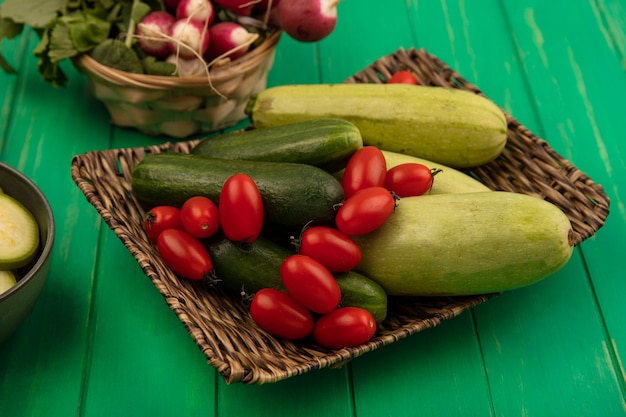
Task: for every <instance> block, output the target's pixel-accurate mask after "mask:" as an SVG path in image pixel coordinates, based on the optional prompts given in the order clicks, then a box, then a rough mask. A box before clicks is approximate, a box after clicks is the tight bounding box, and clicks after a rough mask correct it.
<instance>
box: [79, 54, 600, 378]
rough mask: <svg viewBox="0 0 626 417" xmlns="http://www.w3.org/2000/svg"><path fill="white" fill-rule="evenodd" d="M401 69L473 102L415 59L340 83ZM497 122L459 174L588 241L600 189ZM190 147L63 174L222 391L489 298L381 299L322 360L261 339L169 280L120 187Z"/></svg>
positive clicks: (225, 306)
mask: <svg viewBox="0 0 626 417" xmlns="http://www.w3.org/2000/svg"><path fill="white" fill-rule="evenodd" d="M401 68H408V69H410V70H411V71H413V72H414V73H415V74H416V75H417V76H418V78H419V80H420V81H421V83H423V84H428V85H436V86H446V87H454V88H461V89H467V90H470V91H473V92H475V93H476V94H481V92H480V91H479V90H478V89H477V88H476V87H474V86H473V85H471V84H469V83H467V82H466V81H465V80H464V79H463V78H462V77H460V76H459V75H458V74H457V73H456V72H454V71H453V70H451V69H450V68H449V67H448V66H447V65H446V64H444V63H443V62H441V61H440V60H438V59H437V58H436V57H434V56H432V55H430V54H428V53H427V52H425V51H423V50H416V49H411V50H408V51H405V50H399V51H397V52H396V53H394V54H392V55H389V56H386V57H383V58H381V59H380V60H378V61H376V62H375V63H373V64H372V65H371V66H370V67H368V68H366V69H365V70H363V71H362V72H360V73H359V74H357V75H355V76H353V77H351V78H350V79H348V80H347V82H363V83H366V82H375V83H378V82H382V81H384V80H385V79H387V78H388V77H390V75H391V74H392V73H394V72H395V71H396V70H398V69H401ZM507 117H508V123H509V133H508V142H507V146H506V149H505V152H504V153H503V155H502V156H501V157H499V158H498V159H497V160H495V161H493V162H491V163H489V164H488V165H485V166H482V167H479V168H476V169H473V170H471V171H468V172H469V173H471V174H472V175H475V176H477V177H479V178H481V179H482V180H483V181H484V182H485V184H487V185H488V186H489V187H491V188H492V189H494V190H506V191H512V192H518V193H524V194H530V195H534V196H538V197H541V198H545V199H546V200H549V201H551V202H552V203H554V204H556V205H557V206H558V207H560V208H561V209H562V210H563V212H564V213H565V214H566V215H567V216H568V217H569V219H570V220H571V222H572V225H573V229H574V241H575V243H576V244H579V243H580V242H582V241H583V240H585V239H587V238H589V237H590V236H592V235H593V234H594V233H595V232H596V231H597V230H598V229H599V228H600V227H602V225H603V224H604V221H605V219H606V217H607V215H608V208H609V200H608V198H607V197H606V195H605V194H604V192H603V190H602V187H601V186H600V185H598V184H595V183H594V182H593V181H592V180H591V179H590V178H589V177H587V176H586V175H585V174H584V173H582V172H581V171H579V170H578V169H576V168H575V167H574V166H573V165H572V164H571V163H569V162H568V161H566V160H564V159H563V158H562V157H561V156H559V155H558V154H557V153H556V152H555V151H554V150H552V149H551V148H550V147H549V146H548V144H547V143H546V142H545V141H543V140H541V139H539V138H538V137H537V136H535V135H534V134H533V133H531V132H530V131H528V130H527V129H526V128H524V127H523V126H522V125H521V124H520V123H519V122H518V121H516V120H515V119H514V118H513V117H511V116H507ZM197 142H198V141H197V140H195V141H185V142H178V143H166V144H163V145H160V146H152V147H146V148H127V149H118V150H106V151H98V152H89V153H86V154H83V155H77V156H75V157H74V159H73V161H72V168H71V173H72V178H73V180H74V181H75V183H76V184H77V185H78V187H79V188H80V190H81V191H82V192H83V193H84V195H85V196H86V198H87V200H88V201H89V202H90V203H91V204H92V205H93V206H94V207H95V208H96V210H97V211H98V213H100V215H101V216H102V217H103V219H104V221H105V222H106V223H107V224H108V225H109V227H110V228H111V229H112V230H113V231H114V232H115V233H116V234H117V235H118V237H119V238H120V239H121V240H122V241H123V242H124V244H125V245H126V246H127V248H128V250H129V251H130V252H131V253H132V254H133V256H134V257H135V258H136V260H137V262H138V263H139V265H140V266H141V268H143V271H144V272H145V273H146V275H147V276H148V277H149V278H150V279H151V280H152V282H153V283H154V285H155V286H156V288H157V289H158V291H160V292H161V294H162V295H163V297H164V298H165V300H166V302H167V304H168V305H169V307H170V308H171V309H172V310H173V311H174V312H175V313H176V314H177V315H178V317H179V318H180V320H181V321H182V323H183V324H184V325H185V326H186V328H187V330H188V331H189V333H190V335H191V337H192V338H193V339H194V341H195V342H196V343H197V345H198V347H199V348H200V350H201V351H202V352H203V353H204V355H205V356H206V358H207V360H208V362H209V364H211V365H212V366H214V367H215V368H216V369H217V370H218V371H219V372H220V374H221V375H222V376H223V378H224V379H225V380H226V381H227V382H228V383H233V382H242V383H249V384H261V383H267V382H275V381H279V380H282V379H285V378H288V377H291V376H294V375H298V374H302V373H304V372H307V371H310V370H313V369H320V368H324V367H337V366H341V365H343V364H345V363H346V362H347V361H349V360H350V359H352V358H354V357H357V356H360V355H363V354H364V353H366V352H369V351H372V350H374V349H378V348H381V347H383V346H385V345H388V344H390V343H393V342H395V341H397V340H399V339H402V338H405V337H407V336H409V335H412V334H415V333H417V332H420V331H422V330H424V329H427V328H431V327H434V326H437V325H438V324H440V323H441V322H442V321H443V320H447V319H451V318H453V317H455V316H457V315H459V314H461V313H462V312H464V311H466V310H468V309H470V308H472V307H474V306H476V305H478V304H481V303H483V302H485V301H487V300H488V299H489V298H490V297H492V296H494V295H495V294H485V295H477V296H466V297H430V298H426V297H425V298H419V297H406V298H391V299H390V300H389V313H388V317H387V319H386V320H385V321H384V322H383V323H382V325H381V326H380V327H379V329H378V332H377V334H376V335H375V337H374V338H373V339H372V340H371V341H370V342H368V343H366V344H363V345H361V346H358V347H355V348H349V349H341V350H336V351H332V350H327V349H323V348H321V347H319V346H316V345H314V344H312V343H309V342H289V341H284V340H278V339H275V338H273V337H272V336H269V335H268V334H267V333H265V332H264V331H262V330H260V329H259V328H258V327H257V326H256V325H255V324H254V323H253V322H252V320H251V319H250V318H249V315H248V312H247V309H246V307H245V305H244V304H243V303H242V302H241V301H240V300H239V298H238V297H231V296H229V295H227V294H224V293H222V292H220V291H219V290H217V289H215V288H209V287H205V286H202V285H198V284H197V283H193V282H190V281H187V280H182V279H179V278H177V277H176V276H175V275H174V274H173V273H172V272H171V271H170V270H169V269H168V268H167V267H165V265H164V264H163V262H162V261H161V260H160V258H159V256H158V254H157V251H156V249H155V247H154V245H153V244H151V243H150V241H149V239H148V237H147V236H146V234H145V233H144V231H143V229H142V222H141V218H142V217H141V216H142V209H141V207H140V206H139V204H138V203H137V201H136V200H135V199H134V197H133V195H132V190H131V185H130V183H131V175H132V171H133V167H134V166H136V164H137V163H139V161H141V160H142V159H143V158H144V157H145V155H147V154H154V153H159V152H184V153H188V152H189V151H190V150H191V149H192V148H193V146H194V145H195V144H196V143H197Z"/></svg>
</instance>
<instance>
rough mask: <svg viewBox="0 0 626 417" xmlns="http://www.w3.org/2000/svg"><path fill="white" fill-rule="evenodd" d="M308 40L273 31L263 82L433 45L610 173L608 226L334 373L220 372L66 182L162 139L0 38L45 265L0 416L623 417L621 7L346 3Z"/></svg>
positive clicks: (6, 127) (7, 102)
mask: <svg viewBox="0 0 626 417" xmlns="http://www.w3.org/2000/svg"><path fill="white" fill-rule="evenodd" d="M339 13H340V15H339V16H340V20H339V23H338V26H337V28H336V30H335V32H334V33H333V34H332V35H331V36H330V37H328V38H327V39H324V40H323V41H321V42H319V43H317V44H302V43H298V42H295V41H293V40H291V39H289V38H287V37H284V38H283V39H282V40H281V43H280V45H279V47H278V50H277V54H276V61H275V64H274V67H273V69H272V72H271V73H270V76H269V80H268V82H269V84H270V85H278V84H289V83H315V82H340V81H342V80H344V79H345V78H347V77H348V76H350V75H352V74H353V73H355V72H357V71H359V70H361V69H363V68H364V67H366V66H367V65H369V64H370V63H371V62H372V61H374V60H375V59H377V58H379V57H381V56H383V55H387V54H389V53H392V52H394V51H395V50H396V49H398V48H400V47H404V48H410V47H417V48H425V49H426V50H428V51H429V52H431V53H433V54H435V55H437V56H438V57H439V58H441V59H442V60H443V61H445V62H446V63H448V64H449V65H450V66H452V67H453V68H454V69H456V70H458V71H459V72H460V73H461V74H462V75H463V76H464V77H465V78H467V79H468V80H469V81H471V82H473V83H475V84H477V85H478V86H479V87H480V88H481V89H482V90H483V91H484V92H485V93H486V94H487V95H488V96H489V97H490V98H491V99H492V100H494V101H495V102H496V103H497V104H499V105H501V106H502V107H503V108H505V109H506V110H507V111H508V112H510V113H511V114H513V115H514V116H515V117H516V118H517V119H518V120H520V121H521V122H522V123H524V124H525V125H526V126H527V127H529V128H530V129H531V130H532V131H534V132H535V133H537V134H538V135H539V136H541V137H543V138H545V139H546V140H547V141H548V142H549V143H550V145H551V146H552V147H553V148H554V149H556V150H557V151H558V152H560V153H561V154H562V155H564V156H565V157H566V158H567V159H569V160H570V161H572V162H573V163H574V164H575V165H576V166H577V167H578V168H580V169H581V170H582V171H584V172H585V173H587V174H588V175H589V176H590V177H591V178H592V179H593V180H594V181H596V182H598V183H600V184H602V185H603V186H604V188H605V191H606V192H607V194H608V195H609V197H610V198H611V214H610V216H609V218H608V220H607V223H606V225H605V226H604V227H603V228H602V229H601V230H600V231H599V232H598V233H597V234H596V235H595V236H594V237H592V238H590V239H588V240H587V241H585V242H583V244H581V245H580V246H579V247H578V248H577V249H576V251H575V253H574V256H573V257H572V259H571V261H570V262H569V264H568V265H567V266H566V267H565V268H564V269H563V270H561V271H559V272H558V273H557V274H555V275H553V276H552V277H549V278H548V279H546V280H544V281H542V282H540V283H538V284H535V285H532V286H530V287H527V288H523V289H520V290H515V291H511V292H508V293H505V294H502V295H501V296H499V297H496V298H494V299H492V300H490V301H489V302H487V303H485V304H483V305H481V306H479V307H477V308H475V309H474V310H472V311H470V312H467V313H464V314H463V315H461V316H460V317H458V318H456V319H454V320H451V321H448V322H445V323H443V324H442V325H440V326H439V327H436V328H434V329H430V330H427V331H425V332H422V333H420V334H417V335H415V336H412V337H410V338H408V339H404V340H401V341H399V342H397V343H395V344H393V345H390V346H388V347H385V348H383V349H379V350H377V351H375V352H372V353H368V354H366V355H364V356H362V357H359V358H357V359H355V360H353V361H352V362H351V363H349V364H348V365H347V366H345V367H343V368H341V369H324V370H320V371H313V372H310V373H307V374H305V375H302V376H298V377H294V378H290V379H288V380H285V381H281V382H279V383H275V384H267V385H262V386H248V385H241V384H233V385H227V384H225V383H224V381H223V380H222V378H221V377H220V376H219V374H218V373H217V372H216V371H215V370H214V369H213V368H211V367H210V366H209V365H207V364H206V360H205V358H204V357H203V355H202V354H201V353H200V351H199V350H198V349H197V347H196V346H195V344H194V343H193V341H192V339H191V338H190V337H189V336H188V334H187V332H186V330H185V329H184V328H183V326H182V325H181V324H180V322H179V321H178V319H177V317H176V316H175V315H174V313H173V312H171V311H170V310H169V309H168V308H167V305H166V304H165V302H164V301H163V299H162V298H161V296H160V294H159V293H158V292H157V291H156V290H155V289H154V287H153V286H152V284H151V283H150V281H149V280H148V279H147V278H146V277H145V275H144V274H143V273H142V271H141V269H140V268H139V266H138V265H137V263H136V262H135V260H134V258H133V257H132V256H131V255H130V253H129V252H128V251H127V250H126V248H125V247H124V246H123V244H122V243H121V241H119V239H118V238H117V237H116V236H115V235H114V233H113V232H112V231H111V230H110V229H108V227H107V226H106V225H105V224H104V222H103V221H102V220H101V219H100V218H99V216H98V215H97V213H96V211H95V210H94V209H93V207H92V206H91V205H89V204H88V203H87V201H86V199H85V198H84V196H83V195H82V193H81V192H80V191H79V190H78V188H77V187H76V186H75V185H74V183H73V182H72V180H71V177H70V175H69V168H70V161H71V158H72V156H73V155H76V154H80V153H84V152H87V151H90V150H99V149H108V148H121V147H134V146H145V145H149V144H156V143H160V142H162V141H163V140H164V139H163V138H155V137H150V136H145V135H143V134H141V133H138V132H135V131H132V130H127V129H119V128H113V127H111V126H110V125H109V123H108V116H107V114H106V112H105V110H104V108H103V106H102V105H101V104H100V103H98V102H96V101H95V100H94V99H93V98H91V97H90V95H89V94H88V92H87V91H86V88H85V81H84V79H83V78H82V77H81V76H80V75H78V74H77V73H76V71H75V70H74V69H73V68H72V67H71V66H70V65H65V66H64V69H66V71H67V72H68V75H69V77H70V83H69V84H68V87H67V88H65V89H55V88H52V87H50V86H48V85H47V84H46V83H44V82H43V81H42V80H41V79H40V78H39V75H38V73H37V71H36V61H35V59H34V57H33V56H32V54H31V51H32V49H33V48H34V45H35V42H36V41H35V37H34V36H33V34H32V33H30V32H29V33H27V34H25V35H23V36H21V37H19V38H17V39H15V40H13V41H10V42H4V43H3V44H2V50H3V53H4V54H5V55H6V56H7V57H9V59H10V60H11V62H12V63H14V64H15V65H16V66H18V67H19V69H20V71H19V73H18V74H17V75H6V74H3V73H0V92H1V98H0V105H1V106H2V107H1V110H0V115H1V117H0V158H1V160H2V161H4V162H6V163H8V164H10V165H13V166H14V167H16V168H18V169H20V170H22V171H23V172H24V173H26V174H27V175H28V176H30V177H31V178H32V179H33V180H34V181H35V182H36V183H37V184H38V185H39V186H40V187H41V188H42V190H43V191H44V192H45V194H46V195H47V196H48V198H49V200H50V203H51V205H52V207H53V209H54V212H55V217H56V223H57V231H58V235H57V240H56V242H55V248H54V253H53V257H52V264H51V270H50V276H49V279H48V282H47V284H46V287H45V289H44V292H43V294H42V295H41V297H40V299H39V300H38V302H37V304H36V306H35V308H34V310H33V311H32V313H31V314H30V315H29V316H28V318H27V319H26V321H25V322H24V324H23V325H22V326H21V327H20V328H19V330H18V332H17V333H16V334H15V335H14V337H13V338H12V339H10V340H9V341H7V342H6V343H5V344H3V345H2V346H0V416H3V417H4V416H16V417H17V416H19V417H29V416H63V417H66V416H81V417H98V416H181V415H184V416H197V415H198V416H199V415H202V416H237V415H244V414H246V415H253V416H316V417H317V416H339V417H341V416H358V417H369V416H372V417H374V416H376V417H378V416H394V417H398V416H453V415H455V416H558V417H560V416H608V417H612V416H623V415H626V402H625V393H626V376H625V371H624V365H623V364H624V363H626V303H624V302H623V298H624V294H625V292H626V291H625V290H626V284H625V278H624V276H625V275H626V256H624V255H625V254H626V244H625V243H624V237H625V236H626V206H625V202H624V198H625V196H626V145H625V144H624V143H625V142H624V133H623V128H622V119H623V117H624V114H625V111H626V5H625V4H624V3H623V0H577V1H575V2H571V1H565V0H553V1H545V0H544V1H538V0H516V1H513V0H474V1H463V0H441V1H416V0H407V1H404V2H403V1H397V0H394V1H391V2H388V3H386V4H385V5H384V7H383V6H381V5H380V3H378V2H374V1H371V0H361V1H354V0H344V1H342V2H341V3H340V5H339Z"/></svg>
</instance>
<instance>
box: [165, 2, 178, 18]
mask: <svg viewBox="0 0 626 417" xmlns="http://www.w3.org/2000/svg"><path fill="white" fill-rule="evenodd" d="M178 3H180V0H163V5H164V6H165V9H166V10H167V11H168V12H170V13H171V14H172V15H175V14H176V8H177V7H178Z"/></svg>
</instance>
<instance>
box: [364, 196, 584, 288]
mask: <svg viewBox="0 0 626 417" xmlns="http://www.w3.org/2000/svg"><path fill="white" fill-rule="evenodd" d="M355 240H356V241H357V242H358V244H359V245H360V247H361V250H362V253H363V260H362V262H361V264H360V265H359V266H358V268H357V269H358V270H359V271H362V272H363V273H364V274H365V275H367V276H368V277H369V278H370V279H373V280H374V281H376V282H378V283H379V284H380V285H381V286H382V287H383V288H384V290H385V291H386V292H387V294H388V295H410V296H454V295H472V294H486V293H497V292H502V291H507V290H512V289H515V288H519V287H523V286H527V285H530V284H532V283H535V282H537V281H539V280H541V279H543V278H546V277H548V276H549V275H551V274H553V273H554V272H556V271H558V270H559V269H560V268H562V267H563V266H564V265H565V264H566V263H567V262H568V260H569V259H570V257H571V254H572V251H573V245H572V229H571V224H570V222H569V219H568V218H567V216H565V214H564V213H563V212H562V211H561V210H560V209H558V208H557V207H556V206H554V205H553V204H551V203H549V202H546V201H544V200H541V199H539V198H536V197H531V196H527V195H524V194H517V193H509V192H502V191H492V192H478V193H465V194H439V195H427V196H419V197H408V198H403V199H401V200H400V201H399V202H398V207H397V208H396V211H395V212H394V213H393V214H392V216H391V217H390V218H389V219H388V220H387V222H386V223H385V224H384V225H383V226H382V227H381V228H380V229H378V230H377V231H374V232H372V233H370V234H368V235H365V236H360V237H356V238H355Z"/></svg>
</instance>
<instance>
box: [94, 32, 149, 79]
mask: <svg viewBox="0 0 626 417" xmlns="http://www.w3.org/2000/svg"><path fill="white" fill-rule="evenodd" d="M91 57H92V58H93V59H95V60H96V61H98V62H99V63H101V64H102V65H105V66H107V67H110V68H116V69H119V70H121V71H126V72H133V73H136V74H142V73H143V66H142V65H141V61H140V60H139V57H137V54H136V53H135V51H133V50H132V49H131V48H129V47H128V46H126V44H125V43H124V42H122V41H119V40H117V39H107V40H105V41H104V42H102V43H100V44H99V45H98V46H97V47H95V48H94V50H93V51H91Z"/></svg>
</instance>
